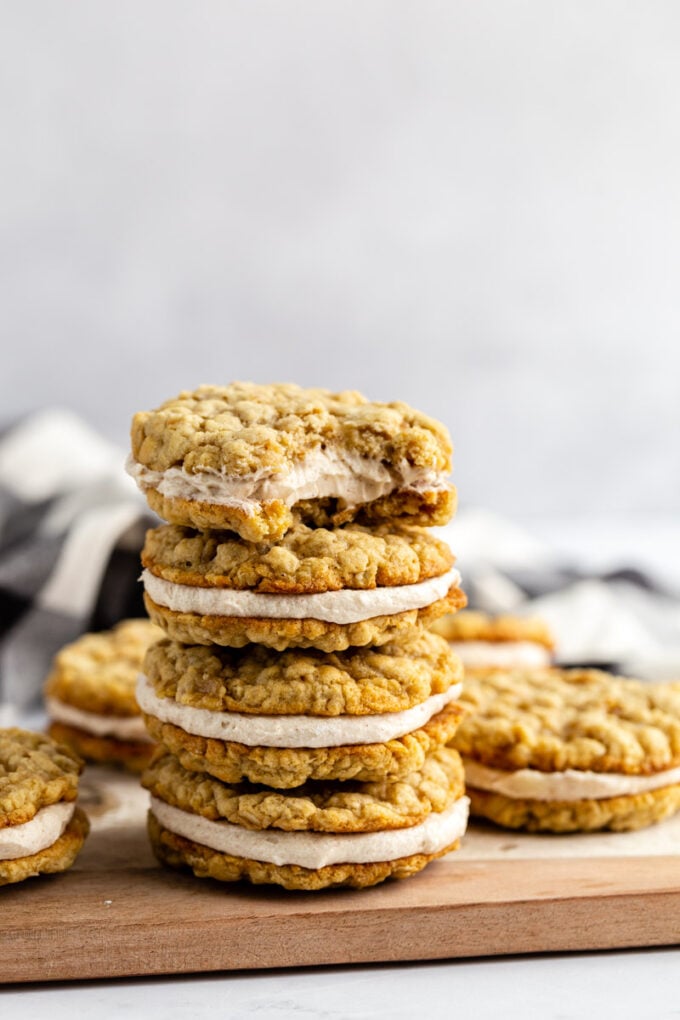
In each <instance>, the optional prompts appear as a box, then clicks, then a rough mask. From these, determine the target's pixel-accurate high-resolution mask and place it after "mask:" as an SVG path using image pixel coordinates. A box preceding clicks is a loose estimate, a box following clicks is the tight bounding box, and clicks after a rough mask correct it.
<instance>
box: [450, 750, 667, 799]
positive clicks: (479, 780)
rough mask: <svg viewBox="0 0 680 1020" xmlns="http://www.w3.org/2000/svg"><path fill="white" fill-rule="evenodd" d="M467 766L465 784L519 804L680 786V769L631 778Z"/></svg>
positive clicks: (467, 761)
mask: <svg viewBox="0 0 680 1020" xmlns="http://www.w3.org/2000/svg"><path fill="white" fill-rule="evenodd" d="M463 763H464V765H465V782H466V784H467V785H468V786H469V787H474V788H475V789H477V790H488V791H489V792H490V793H500V794H502V795H503V796H504V797H513V798H517V799H519V800H566V801H570V800H602V799H604V798H606V797H621V796H623V797H626V796H633V795H634V794H636V793H645V792H646V791H647V790H659V789H661V787H663V786H672V785H673V784H674V783H680V768H675V769H666V771H664V772H656V773H654V775H651V776H627V775H624V774H623V773H621V772H586V771H581V770H580V769H565V770H564V771H563V772H539V771H538V769H517V770H516V771H514V772H506V771H503V770H501V769H492V768H489V767H488V766H486V765H480V763H479V762H476V761H472V760H471V759H470V758H464V759H463Z"/></svg>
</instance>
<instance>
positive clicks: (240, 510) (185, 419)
mask: <svg viewBox="0 0 680 1020" xmlns="http://www.w3.org/2000/svg"><path fill="white" fill-rule="evenodd" d="M131 437H132V465H133V466H132V471H133V473H135V474H138V475H139V484H140V485H141V487H142V488H143V490H144V492H145V495H146V498H147V500H148V502H149V505H150V506H151V508H152V509H153V510H155V511H156V513H158V514H159V516H160V517H162V518H163V519H164V520H166V521H169V522H170V523H172V524H182V525H189V526H192V527H195V528H199V529H201V530H203V529H206V528H227V529H229V530H233V531H236V532H238V534H240V535H241V536H242V537H243V538H245V539H248V540H250V541H259V540H260V539H263V538H268V537H269V538H273V539H279V538H281V537H282V536H283V535H284V534H285V532H286V531H287V530H288V528H290V527H291V525H292V524H293V521H294V519H295V517H296V516H297V517H302V518H303V519H306V520H310V521H312V522H313V523H314V524H317V525H319V524H343V523H346V522H347V521H350V520H354V519H361V518H362V517H364V518H365V519H366V520H369V521H374V520H380V519H393V518H395V517H408V518H409V519H410V520H411V521H412V522H413V523H416V524H425V525H432V524H445V523H446V522H447V521H448V520H450V519H451V517H452V515H453V513H454V511H455V489H454V488H453V486H452V485H448V484H444V483H442V482H441V480H440V479H441V476H442V475H443V474H444V473H448V472H449V471H450V469H451V441H450V438H449V435H448V432H447V431H446V429H445V428H444V426H443V425H441V424H440V423H439V422H437V421H435V420H434V419H432V418H429V417H428V416H427V415H424V414H422V413H421V412H419V411H415V410H413V409H412V408H410V407H408V406H407V405H406V404H403V403H398V402H395V403H390V404H380V403H372V402H370V401H368V400H366V398H365V397H363V396H361V394H359V393H356V392H354V391H346V392H342V393H332V392H330V391H329V390H323V389H306V390H305V389H302V388H301V387H299V386H295V385H293V384H273V385H257V384H253V383H232V384H230V385H228V386H201V387H199V388H198V389H197V390H195V391H193V392H183V393H180V394H179V396H177V397H176V398H174V399H172V400H169V401H166V402H165V403H164V404H162V405H161V406H160V407H159V408H157V409H156V410H154V411H142V412H139V413H138V414H136V415H135V416H134V419H133V422H132V432H131ZM323 451H331V452H336V453H337V452H340V453H341V454H342V456H343V457H344V458H345V459H346V460H348V463H350V464H351V463H352V458H357V459H358V460H359V461H360V462H361V459H362V458H363V459H364V462H365V461H366V460H368V461H370V462H371V463H373V464H378V465H382V466H383V469H385V466H386V465H387V466H389V467H388V470H393V471H394V472H396V475H395V478H397V477H398V476H399V472H400V471H401V470H402V469H403V467H404V465H406V466H407V467H408V468H409V469H415V470H416V471H417V472H425V473H426V474H427V473H432V472H434V474H435V475H437V476H438V479H439V480H436V481H435V480H433V481H432V482H431V484H430V482H429V481H428V482H427V483H425V484H424V486H423V487H422V490H421V489H420V488H414V487H413V486H409V485H408V484H405V485H404V486H401V483H399V482H398V481H396V480H395V486H396V488H395V489H394V490H393V491H391V492H390V493H388V494H387V495H384V496H381V497H379V498H376V499H372V500H371V499H367V500H363V501H362V500H358V501H357V502H354V501H352V500H345V499H343V498H341V497H340V496H338V498H330V499H306V498H304V499H300V500H298V502H297V503H296V502H295V492H294V491H293V492H292V493H289V496H287V497H286V498H285V499H284V498H271V497H270V496H264V495H263V498H262V499H261V500H258V499H256V500H255V503H254V505H249V506H246V505H244V504H243V503H239V502H238V501H236V500H233V499H226V500H225V499H223V498H221V497H218V496H217V495H210V494H209V492H208V493H205V492H204V491H203V489H202V488H200V487H199V488H196V487H195V486H194V490H193V491H190V492H182V487H181V486H180V487H179V489H173V490H172V491H170V492H168V491H167V490H166V489H165V488H164V485H165V481H166V480H167V478H168V477H169V476H168V475H167V473H168V472H175V475H176V476H177V472H179V473H180V476H181V478H182V479H183V480H184V482H185V483H186V480H187V478H189V479H190V478H191V476H199V475H200V476H201V477H202V478H203V479H206V478H207V479H209V485H208V490H211V489H213V487H214V486H217V487H218V488H219V485H220V479H222V480H224V479H231V480H232V482H233V481H234V480H237V481H238V480H239V479H254V480H256V481H257V480H261V479H262V478H263V477H265V478H276V476H277V475H280V476H281V475H285V474H286V473H287V472H290V471H291V470H294V469H297V468H299V466H300V464H301V462H302V461H303V460H304V459H305V457H307V456H309V455H313V454H318V453H319V452H323ZM359 470H360V469H359ZM140 472H141V473H140ZM190 489H191V486H190Z"/></svg>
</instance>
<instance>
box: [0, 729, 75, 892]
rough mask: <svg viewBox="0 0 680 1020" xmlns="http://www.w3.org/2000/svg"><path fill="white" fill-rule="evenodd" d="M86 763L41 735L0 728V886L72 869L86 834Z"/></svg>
mask: <svg viewBox="0 0 680 1020" xmlns="http://www.w3.org/2000/svg"><path fill="white" fill-rule="evenodd" d="M82 767H83V762H82V761H81V760H80V759H79V758H77V757H76V756H75V755H74V754H72V753H71V752H70V750H69V749H68V748H67V747H64V746H62V745H59V744H57V743H55V742H54V741H53V740H50V738H49V737H46V736H44V735H43V734H41V733H30V732H28V731H27V730H21V729H17V728H16V727H13V728H10V729H3V730H0V885H5V884H7V883H11V882H20V881H22V880H23V879H25V878H31V877H32V876H35V875H39V874H41V873H47V872H55V871H63V870H65V869H66V868H68V867H70V865H71V864H72V863H73V861H74V859H75V857H76V854H77V853H78V851H79V850H80V848H81V846H82V844H83V841H84V839H85V837H86V835H87V832H88V829H89V825H88V821H87V818H86V816H85V815H84V814H83V812H82V811H81V810H80V809H79V808H77V807H76V804H75V800H76V797H77V794H78V776H79V774H80V772H81V770H82Z"/></svg>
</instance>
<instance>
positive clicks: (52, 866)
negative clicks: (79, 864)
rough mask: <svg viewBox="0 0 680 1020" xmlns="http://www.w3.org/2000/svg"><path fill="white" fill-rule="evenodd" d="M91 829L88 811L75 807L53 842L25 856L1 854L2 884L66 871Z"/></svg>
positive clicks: (0, 883)
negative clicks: (8, 857)
mask: <svg viewBox="0 0 680 1020" xmlns="http://www.w3.org/2000/svg"><path fill="white" fill-rule="evenodd" d="M89 831H90V823H89V821H88V818H87V815H86V814H85V812H84V811H83V810H81V808H79V807H77V808H75V810H74V812H73V816H72V818H71V820H70V822H69V823H68V825H67V826H66V828H65V829H64V831H63V832H62V834H61V836H60V837H59V838H58V839H57V841H56V842H55V843H52V845H51V846H48V847H46V848H45V849H44V850H39V851H38V852H37V853H34V854H29V855H28V856H26V857H17V858H14V859H12V860H4V859H3V858H2V857H0V885H10V884H11V883H13V882H23V881H24V879H25V878H36V877H37V876H38V875H53V874H55V873H56V872H59V871H67V870H68V868H70V867H71V865H72V864H73V862H74V861H75V859H76V857H77V856H78V854H79V853H80V851H81V849H82V846H83V843H84V842H85V839H86V837H87V835H88V833H89Z"/></svg>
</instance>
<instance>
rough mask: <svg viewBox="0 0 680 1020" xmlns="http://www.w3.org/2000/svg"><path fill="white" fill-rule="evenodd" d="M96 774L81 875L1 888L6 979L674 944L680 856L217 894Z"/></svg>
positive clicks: (569, 861)
mask: <svg viewBox="0 0 680 1020" xmlns="http://www.w3.org/2000/svg"><path fill="white" fill-rule="evenodd" d="M99 775H100V776H101V778H100V779H96V778H95V779H93V778H92V775H90V779H89V785H88V784H86V786H85V789H84V806H85V807H86V809H87V810H88V811H89V813H90V815H91V817H92V820H93V831H92V833H91V835H90V837H89V839H88V841H87V843H86V846H85V848H84V850H83V852H82V853H81V855H80V857H79V858H78V861H77V863H76V865H75V866H74V867H73V868H72V869H71V870H70V871H69V872H67V873H65V874H63V875H55V876H49V877H43V878H40V879H33V880H30V881H27V882H24V883H21V884H17V885H15V886H6V887H4V888H2V889H0V981H2V982H20V981H52V980H67V979H84V978H102V977H118V976H131V975H151V974H178V973H191V972H205V971H220V970H235V969H252V968H260V967H262V968H265V967H266V968H269V967H296V966H310V965H318V964H346V963H359V962H362V963H365V962H378V961H394V960H434V959H443V958H460V957H470V956H487V955H499V954H508V953H537V952H552V951H562V950H591V949H605V948H620V947H626V946H658V945H672V944H677V943H680V857H678V856H673V855H657V856H644V855H638V856H633V857H606V856H600V857H590V858H588V857H573V858H572V857H564V856H563V857H558V858H554V857H546V858H545V859H541V858H540V857H539V858H536V857H534V858H533V859H512V860H506V859H480V860H475V859H471V856H470V852H469V850H468V852H466V854H464V855H461V856H458V855H456V854H452V855H450V856H449V857H447V858H444V859H443V860H441V861H438V862H436V863H434V864H432V865H431V866H430V867H428V868H427V869H426V870H425V871H423V872H422V873H421V874H420V875H417V876H415V877H414V878H410V879H408V880H406V881H402V882H396V881H395V882H388V883H385V884H384V885H381V886H376V887H375V888H374V889H369V890H365V891H351V890H335V891H329V892H325V893H288V892H286V891H285V890H280V889H277V888H271V887H252V886H247V885H220V884H219V883H217V882H212V881H199V880H198V879H195V878H193V876H191V875H184V874H180V873H176V872H171V871H167V870H164V869H162V868H160V867H159V866H158V865H157V864H156V863H155V861H154V859H153V857H152V855H151V852H150V850H149V846H148V843H147V839H146V831H145V825H144V813H145V795H144V794H141V791H139V790H138V789H137V788H136V786H135V785H134V781H130V780H126V779H118V778H114V779H113V780H111V779H110V778H109V776H108V775H107V773H106V771H105V770H101V773H100V774H99ZM499 838H501V839H503V838H504V839H506V840H507V838H508V834H507V833H506V834H503V835H502V836H500V837H499ZM557 838H558V839H560V838H561V837H557ZM471 839H474V832H471ZM512 839H513V840H514V843H513V846H515V845H516V844H517V840H518V839H519V840H520V841H521V837H518V836H516V835H514V834H513V836H512ZM520 845H521V842H520ZM545 845H546V846H551V845H552V843H547V844H545ZM562 846H564V844H562ZM638 846H639V844H638Z"/></svg>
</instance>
